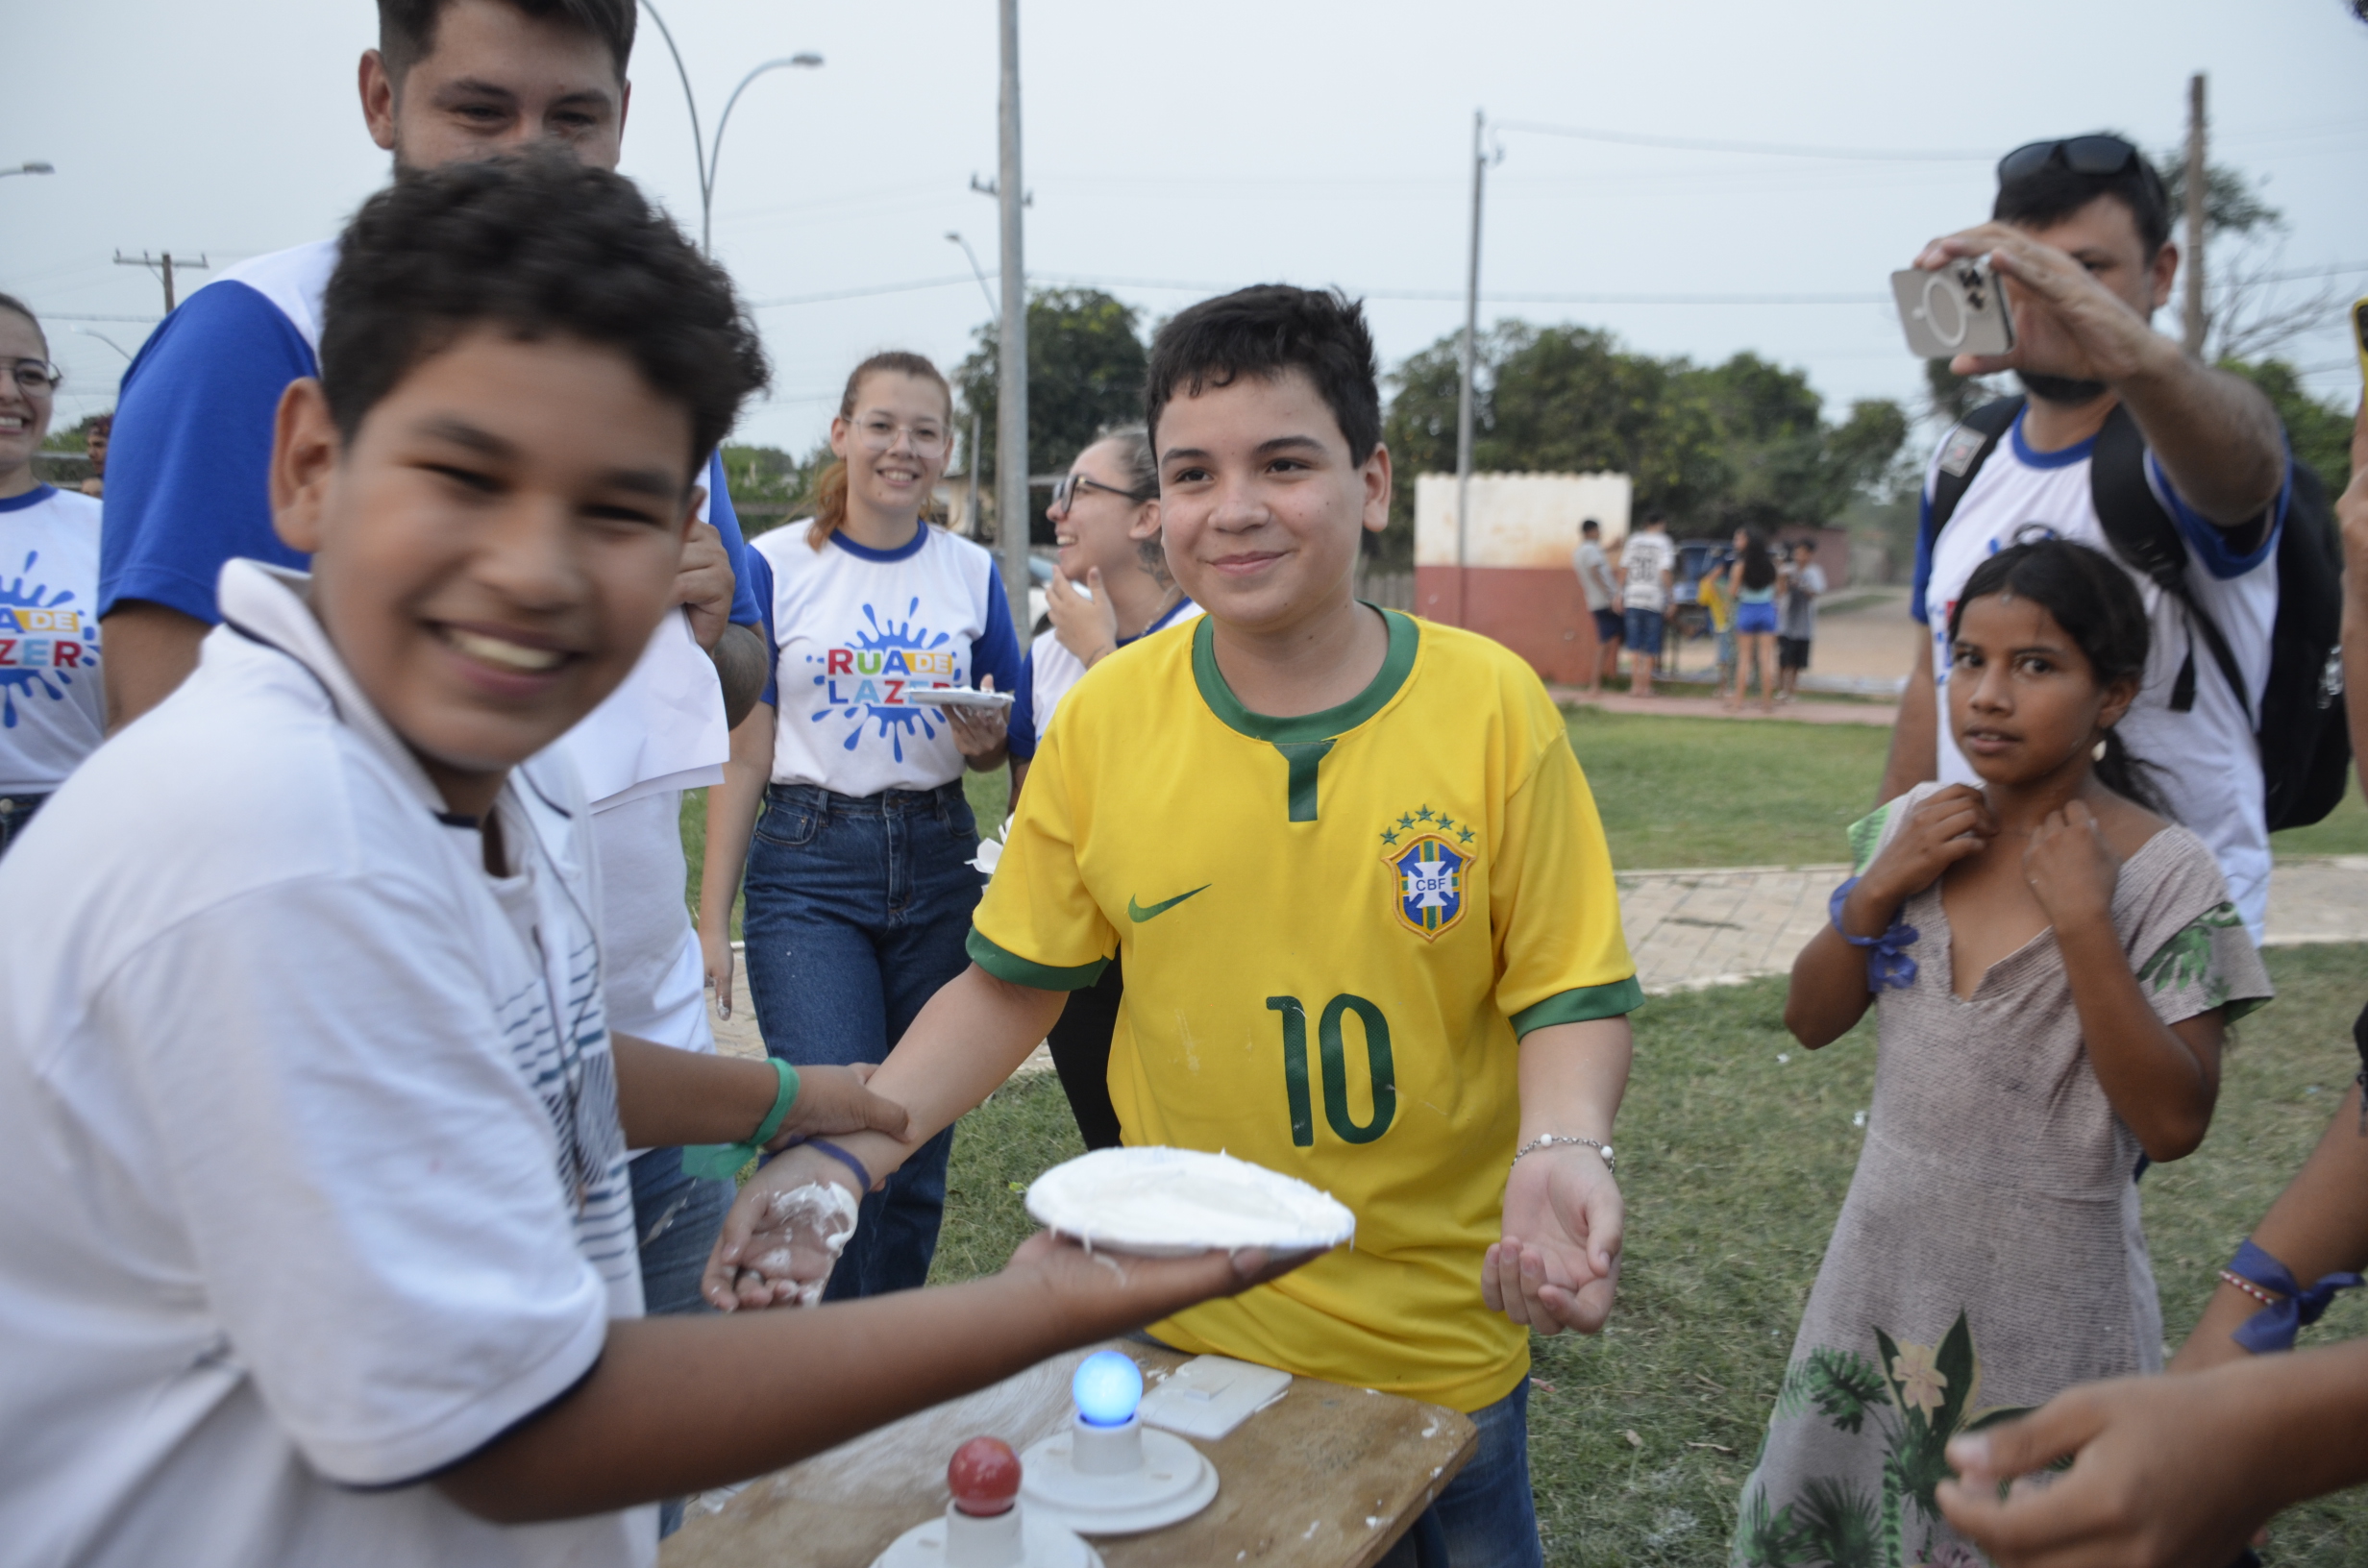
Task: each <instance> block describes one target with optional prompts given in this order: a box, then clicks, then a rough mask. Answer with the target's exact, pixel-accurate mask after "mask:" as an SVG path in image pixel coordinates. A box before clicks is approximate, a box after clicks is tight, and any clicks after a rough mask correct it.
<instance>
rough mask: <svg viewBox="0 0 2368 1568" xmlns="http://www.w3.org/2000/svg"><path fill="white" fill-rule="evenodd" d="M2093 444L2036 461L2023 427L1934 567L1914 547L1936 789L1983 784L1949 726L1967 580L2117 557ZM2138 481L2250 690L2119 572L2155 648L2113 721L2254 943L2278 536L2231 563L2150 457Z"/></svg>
mask: <svg viewBox="0 0 2368 1568" xmlns="http://www.w3.org/2000/svg"><path fill="white" fill-rule="evenodd" d="M1958 435H1959V432H1958V431H1954V430H1953V431H1951V432H1950V434H1949V435H1948V436H1945V437H1943V438H1942V440H1941V444H1940V448H1939V450H1938V451H1937V452H1936V453H1935V454H1934V457H1933V462H1932V466H1931V468H1930V469H1929V470H1928V471H1927V473H1926V475H1925V479H1924V506H1925V515H1926V516H1929V515H1930V509H1931V506H1932V496H1933V485H1934V484H1935V483H1936V479H1937V477H1938V475H1939V473H1940V465H1941V463H1942V461H1943V460H1956V459H1955V458H1953V456H1952V453H1960V454H1961V455H1969V454H1970V449H1969V448H1964V447H1963V446H1962V445H1961V443H1960V442H1959V441H1958V439H1957V438H1958ZM1975 439H1977V440H1978V439H1979V438H1978V437H1975ZM2095 444H2096V443H2095V441H2094V440H2093V438H2092V439H2091V440H2088V441H2084V442H2081V443H2080V444H2079V445H2077V446H2072V447H2067V448H2065V449H2064V450H2063V451H2061V452H2051V453H2036V452H2034V451H2032V450H2031V448H2030V447H2029V446H2027V445H2026V444H2025V443H2024V441H2023V422H2022V420H2021V418H2020V417H2019V416H2018V417H2017V418H2016V419H2015V422H2014V424H2013V426H2012V428H2011V429H2009V430H2008V432H2007V435H2006V438H2005V439H2003V440H2001V441H2000V442H1999V443H1998V445H1997V448H1996V449H1995V450H1994V451H1992V452H1991V453H1990V454H1989V456H1988V458H1987V459H1986V460H1985V461H1984V462H1983V464H1982V468H1981V471H1980V472H1979V473H1977V474H1976V475H1974V477H1973V483H1972V484H1971V485H1970V486H1968V487H1967V488H1966V491H1965V493H1964V495H1963V497H1962V498H1961V499H1960V500H1959V502H1958V504H1957V510H1956V511H1955V512H1954V513H1952V514H1951V515H1950V518H1949V522H1948V526H1947V527H1944V528H1943V529H1942V530H1941V532H1940V537H1939V539H1938V540H1937V541H1936V542H1935V543H1934V545H1933V546H1932V548H1931V551H1930V553H1929V555H1927V553H1926V551H1925V550H1924V548H1923V546H1922V545H1921V544H1920V543H1919V545H1918V548H1917V556H1916V588H1915V599H1914V600H1913V604H1912V610H1913V613H1914V615H1915V618H1916V619H1917V620H1918V621H1922V622H1925V623H1926V625H1927V626H1928V628H1929V629H1930V631H1931V633H1932V639H1933V682H1934V700H1935V703H1936V715H1937V717H1938V720H1939V723H1938V724H1937V726H1936V728H1937V731H1938V734H1939V739H1940V747H1939V751H1940V754H1939V758H1938V762H1939V770H1940V771H1939V777H1940V780H1941V782H1942V783H1944V784H1978V783H1980V782H1981V779H1980V777H1979V776H1978V775H1977V774H1976V773H1975V772H1974V771H1973V768H1972V765H1971V764H1969V763H1968V762H1966V761H1965V758H1964V754H1963V753H1962V752H1961V751H1960V750H1958V748H1957V737H1956V735H1955V734H1954V733H1952V732H1951V730H1950V727H1949V722H1948V715H1949V690H1948V681H1949V654H1948V635H1949V630H1948V627H1949V616H1950V614H1951V612H1952V611H1953V609H1954V608H1955V606H1956V603H1957V598H1958V594H1959V591H1960V590H1961V589H1962V588H1963V587H1964V585H1965V581H1966V579H1967V578H1969V577H1971V576H1973V572H1974V568H1976V567H1977V566H1980V565H1981V564H1982V562H1983V561H1985V560H1986V559H1987V558H1988V557H1989V556H1991V555H1993V554H1995V553H1997V551H2000V550H2003V549H2005V548H2006V547H2007V546H2008V545H2010V544H2014V543H2017V542H2018V541H2020V540H2023V539H2026V538H2031V537H2052V538H2058V539H2069V540H2072V541H2074V542H2075V543H2078V544H2083V545H2086V546H2088V547H2090V548H2091V549H2094V550H2099V551H2104V552H2105V553H2107V554H2108V555H2111V554H2112V547H2111V545H2110V544H2109V542H2108V541H2107V539H2106V536H2105V527H2104V525H2103V524H2101V523H2099V522H2098V521H2097V510H2096V504H2095V502H2094V501H2093V500H2092V498H2091V496H2090V494H2089V487H2088V459H2089V454H2090V452H2091V450H2092V449H2093V448H2094V446H2095ZM2146 478H2147V480H2148V482H2149V483H2150V484H2151V485H2152V486H2153V489H2154V492H2155V497H2156V499H2157V500H2158V501H2159V502H2162V507H2163V510H2164V511H2166V512H2168V513H2169V514H2170V516H2171V518H2172V520H2173V521H2174V522H2176V523H2177V524H2178V525H2179V531H2180V534H2181V536H2182V537H2183V539H2185V541H2186V544H2187V586H2188V589H2189V591H2190V592H2192V593H2193V594H2194V595H2195V597H2196V600H2197V602H2199V603H2200V604H2202V605H2203V606H2204V607H2205V608H2206V609H2207V610H2208V611H2209V612H2210V614H2211V617H2212V619H2213V620H2214V621H2215V622H2217V623H2218V624H2219V626H2220V629H2221V631H2222V632H2223V633H2224V634H2225V635H2226V636H2227V638H2228V641H2229V648H2230V650H2231V651H2232V652H2233V653H2234V654H2235V655H2236V663H2237V668H2238V669H2239V670H2241V671H2242V672H2243V673H2244V676H2245V681H2246V684H2247V685H2248V686H2249V687H2250V688H2251V689H2250V690H2249V691H2248V692H2247V693H2246V696H2245V699H2244V701H2242V702H2240V701H2239V700H2238V698H2237V695H2236V694H2235V693H2234V692H2233V691H2232V690H2230V688H2229V683H2228V680H2227V678H2226V677H2225V676H2223V675H2222V674H2221V673H2220V665H2219V662H2218V661H2217V660H2216V659H2214V658H2213V657H2212V654H2211V649H2210V648H2209V646H2208V645H2207V644H2206V643H2205V641H2204V639H2203V638H2202V636H2200V635H2194V636H2193V637H2192V641H2190V637H2191V633H2190V631H2189V628H2188V625H2187V616H2186V611H2185V610H2184V609H2183V607H2182V606H2181V605H2180V604H2179V602H2178V601H2177V600H2173V599H2172V598H2170V596H2168V595H2167V594H2165V593H2163V592H2162V590H2161V589H2160V588H2158V587H2157V586H2156V585H2155V584H2154V582H2153V581H2152V580H2151V579H2149V578H2148V577H2147V576H2145V574H2143V573H2140V572H2135V571H2130V569H2129V568H2128V566H2127V564H2126V563H2125V564H2124V566H2123V570H2125V571H2129V575H2130V580H2131V581H2132V582H2133V583H2134V584H2135V585H2136V587H2137V591H2138V596H2139V598H2140V599H2142V600H2144V601H2145V604H2146V614H2147V618H2148V620H2149V622H2150V623H2151V624H2152V625H2153V628H2154V641H2153V646H2152V648H2151V649H2149V650H2148V653H2147V659H2146V676H2145V682H2144V684H2143V685H2142V686H2141V687H2140V688H2139V690H2138V697H2137V701H2136V702H2135V703H2134V705H2133V706H2132V707H2131V709H2130V711H2129V713H2128V714H2127V715H2126V716H2125V717H2124V718H2123V719H2122V721H2121V725H2120V728H2121V738H2122V741H2123V743H2124V744H2125V745H2126V746H2127V747H2129V748H2130V751H2131V754H2132V755H2134V756H2135V757H2137V758H2138V759H2139V760H2141V761H2144V762H2150V763H2152V764H2154V767H2153V768H2152V769H2149V770H2144V771H2142V774H2141V776H2143V777H2144V778H2145V779H2146V781H2147V782H2148V783H2150V784H2151V785H2153V786H2154V788H2155V790H2156V792H2157V793H2158V794H2159V795H2160V796H2162V798H2163V801H2164V803H2165V804H2166V805H2167V806H2168V807H2169V808H2170V814H2171V815H2172V816H2173V817H2174V818H2176V819H2177V820H2178V821H2180V822H2181V823H2182V824H2183V825H2184V826H2185V827H2187V828H2189V829H2191V830H2192V831H2193V832H2194V833H2195V834H2196V836H2197V837H2199V838H2201V839H2202V840H2203V841H2204V842H2205V843H2206V844H2208V845H2211V851H2212V855H2213V857H2214V858H2215V859H2217V860H2218V861H2219V863H2220V872H2221V874H2222V875H2223V876H2225V877H2227V878H2228V883H2229V895H2230V896H2231V897H2232V899H2233V900H2234V901H2235V904H2236V907H2237V909H2238V911H2240V912H2241V913H2242V914H2243V916H2244V918H2245V924H2246V925H2247V926H2248V927H2249V928H2250V929H2251V930H2252V932H2253V940H2254V941H2255V942H2259V941H2260V940H2261V927H2262V919H2263V917H2264V916H2265V915H2266V913H2267V911H2268V905H2269V865H2270V855H2269V828H2268V825H2267V822H2266V821H2265V819H2264V817H2263V815H2262V810H2263V808H2262V784H2261V754H2260V749H2259V747H2257V745H2256V744H2255V742H2254V738H2253V725H2252V723H2251V721H2250V720H2249V719H2248V718H2247V717H2246V706H2245V704H2246V703H2247V702H2249V703H2251V704H2252V710H2253V711H2254V712H2259V711H2260V702H2261V692H2262V688H2263V686H2264V685H2265V684H2266V683H2267V681H2268V679H2269V632H2270V626H2271V625H2272V624H2273V623H2274V622H2275V621H2276V620H2277V619H2278V564H2277V548H2278V533H2277V528H2275V527H2272V528H2270V529H2268V530H2266V537H2264V538H2263V539H2262V540H2261V542H2260V543H2259V545H2258V546H2257V548H2256V549H2254V550H2253V551H2251V552H2250V553H2248V554H2244V555H2238V554H2235V553H2233V552H2232V550H2231V549H2230V544H2229V538H2228V535H2227V534H2226V533H2225V532H2224V531H2223V530H2221V529H2220V528H2217V527H2213V526H2212V524H2211V522H2210V521H2209V520H2208V519H2207V518H2205V517H2204V516H2202V515H2201V514H2200V513H2198V512H2196V511H2195V510H2194V509H2193V508H2192V507H2190V506H2188V505H2187V503H2186V502H2184V501H2183V500H2181V499H2180V496H2179V493H2178V492H2177V491H2175V490H2173V489H2172V488H2171V482H2170V478H2169V477H2168V476H2167V475H2165V474H2164V473H2163V472H2162V469H2161V466H2160V465H2159V464H2158V463H2157V462H2156V461H2155V459H2154V454H2153V453H2147V456H2146ZM2290 493H2291V484H2290V482H2289V484H2288V486H2287V487H2286V488H2284V489H2281V490H2280V492H2279V494H2278V500H2277V502H2275V505H2276V515H2277V519H2278V522H2279V524H2280V525H2281V526H2282V524H2283V522H2284V517H2285V505H2286V498H2287V496H2288V495H2289V494H2290ZM1921 538H1922V532H1921V529H1920V528H1919V531H1918V539H1919V541H1920V540H1921ZM2113 559H2115V560H2116V561H2119V560H2120V557H2119V556H2117V555H2116V556H2113ZM2190 648H2192V649H2193V651H2194V654H2195V705H2194V707H2193V708H2192V709H2191V710H2189V711H2188V712H2186V713H2174V712H2172V711H2171V706H2170V698H2171V688H2172V685H2173V684H2174V682H2176V681H2177V679H2178V677H2179V667H2180V665H2181V664H2182V663H2183V661H2184V660H2185V659H2186V657H2187V654H2188V651H2189V649H2190Z"/></svg>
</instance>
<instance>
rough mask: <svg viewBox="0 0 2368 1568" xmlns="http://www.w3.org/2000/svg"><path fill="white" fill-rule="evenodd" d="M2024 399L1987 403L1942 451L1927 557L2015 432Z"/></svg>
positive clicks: (1927, 522) (1928, 519)
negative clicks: (2000, 447) (1987, 465)
mask: <svg viewBox="0 0 2368 1568" xmlns="http://www.w3.org/2000/svg"><path fill="white" fill-rule="evenodd" d="M2023 403H2024V400H2023V399H2021V398H1999V399H1997V400H1995V401H1994V402H1990V403H1986V404H1982V406H1981V407H1979V408H1976V409H1974V410H1973V412H1971V413H1969V414H1967V415H1966V416H1965V417H1964V418H1963V419H1961V420H1959V421H1958V422H1957V427H1956V429H1952V430H1950V431H1949V438H1948V440H1947V441H1946V442H1944V443H1943V444H1942V446H1941V448H1940V473H1939V475H1938V477H1936V478H1935V479H1934V480H1933V503H1932V507H1931V509H1930V510H1928V511H1927V512H1926V513H1925V514H1924V553H1925V556H1926V558H1927V559H1929V558H1931V555H1932V550H1933V545H1934V543H1935V542H1936V540H1938V539H1939V537H1940V530H1941V529H1942V528H1945V527H1948V526H1949V519H1950V518H1952V517H1954V516H1956V515H1957V503H1958V502H1961V501H1963V500H1964V499H1965V492H1966V491H1967V490H1968V489H1970V488H1971V487H1972V485H1973V477H1974V476H1975V475H1976V474H1979V473H1981V472H1982V465H1983V464H1984V463H1986V462H1988V461H1989V454H1990V453H1993V452H1995V451H1997V450H1998V443H1999V442H2001V441H2003V440H2005V439H2006V434H2007V431H2008V430H2010V429H2013V428H2014V420H2015V417H2016V416H2017V415H2019V414H2020V413H2022V411H2023Z"/></svg>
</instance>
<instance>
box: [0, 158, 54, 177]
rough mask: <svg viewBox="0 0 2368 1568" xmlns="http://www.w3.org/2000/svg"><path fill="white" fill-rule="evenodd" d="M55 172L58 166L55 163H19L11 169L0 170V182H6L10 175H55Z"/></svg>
mask: <svg viewBox="0 0 2368 1568" xmlns="http://www.w3.org/2000/svg"><path fill="white" fill-rule="evenodd" d="M57 172H58V166H57V165H56V164H55V163H42V162H39V161H35V162H32V163H19V164H18V165H16V167H14V168H12V169H0V180H6V179H7V178H8V177H9V176H10V175H12V174H56V173H57Z"/></svg>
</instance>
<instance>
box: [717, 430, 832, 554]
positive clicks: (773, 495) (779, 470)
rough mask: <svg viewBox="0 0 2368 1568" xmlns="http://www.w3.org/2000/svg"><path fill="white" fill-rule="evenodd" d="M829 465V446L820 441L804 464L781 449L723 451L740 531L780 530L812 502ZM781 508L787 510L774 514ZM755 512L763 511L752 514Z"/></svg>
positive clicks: (804, 460)
mask: <svg viewBox="0 0 2368 1568" xmlns="http://www.w3.org/2000/svg"><path fill="white" fill-rule="evenodd" d="M829 462H830V443H829V442H827V441H818V442H816V443H815V445H814V450H813V451H812V452H809V453H806V454H805V457H804V459H803V460H802V461H801V460H800V459H798V458H796V457H792V456H791V455H790V454H789V453H786V452H783V451H782V450H781V449H780V448H778V447H742V446H726V447H725V448H724V482H725V483H727V484H728V485H730V486H731V499H732V504H733V506H734V507H735V508H736V509H737V510H738V512H739V517H740V531H741V532H742V533H744V534H750V535H753V534H759V533H763V532H765V531H766V530H767V529H769V528H777V527H780V526H781V525H782V524H783V523H786V522H788V521H789V520H790V518H792V517H794V516H796V515H798V513H799V512H800V511H801V510H802V508H803V507H805V506H806V504H807V503H808V502H810V501H811V500H812V497H813V492H814V481H815V480H816V479H818V478H821V477H822V471H823V469H824V468H825V467H826V466H827V465H828V464H829ZM776 507H780V508H786V509H785V510H778V511H777V510H773V508H776ZM752 508H762V509H761V510H753V511H752Z"/></svg>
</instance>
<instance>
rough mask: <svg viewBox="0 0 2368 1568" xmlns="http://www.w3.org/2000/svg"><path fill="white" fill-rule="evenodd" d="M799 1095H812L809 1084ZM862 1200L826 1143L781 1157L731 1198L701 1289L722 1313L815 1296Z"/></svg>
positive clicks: (791, 1151) (836, 1255)
mask: <svg viewBox="0 0 2368 1568" xmlns="http://www.w3.org/2000/svg"><path fill="white" fill-rule="evenodd" d="M800 1077H801V1078H802V1077H803V1074H801V1075H800ZM798 1097H799V1098H800V1099H801V1100H802V1099H804V1098H805V1095H804V1093H803V1091H802V1090H801V1092H800V1093H799V1096H798ZM833 1194H844V1195H845V1198H846V1202H845V1203H844V1204H841V1203H840V1202H839V1200H838V1198H837V1197H836V1196H834V1195H833ZM862 1200H863V1194H862V1193H861V1192H858V1191H856V1190H855V1178H854V1176H853V1174H852V1173H851V1172H850V1171H849V1170H848V1168H847V1166H846V1165H844V1164H841V1163H840V1162H838V1161H836V1160H833V1159H831V1158H830V1156H828V1155H826V1154H825V1153H823V1152H822V1151H821V1150H820V1149H811V1148H796V1149H790V1150H788V1151H787V1152H785V1153H783V1154H780V1155H777V1156H776V1157H775V1158H774V1159H773V1160H771V1161H769V1162H768V1163H767V1164H765V1166H764V1168H762V1169H761V1170H759V1171H757V1173H756V1174H755V1175H753V1176H752V1177H750V1178H749V1181H748V1185H747V1186H745V1187H743V1188H740V1194H739V1196H738V1197H736V1198H734V1199H733V1200H732V1205H731V1210H730V1212H729V1213H726V1214H725V1216H724V1228H723V1230H722V1231H721V1232H719V1233H718V1234H717V1236H716V1238H715V1246H714V1247H713V1248H712V1249H710V1250H709V1252H708V1254H707V1266H706V1269H705V1271H704V1273H703V1275H702V1276H701V1278H700V1282H699V1291H700V1294H701V1295H703V1296H704V1297H705V1298H706V1299H707V1305H709V1306H710V1307H713V1308H714V1309H715V1310H716V1311H719V1312H729V1311H738V1310H739V1309H741V1308H743V1307H748V1308H760V1307H777V1306H779V1305H781V1304H782V1303H784V1302H791V1301H801V1300H802V1301H808V1302H810V1301H812V1300H814V1299H816V1298H817V1297H819V1296H820V1295H821V1294H822V1287H823V1286H825V1285H826V1284H827V1283H829V1280H830V1269H831V1266H832V1265H833V1264H834V1263H836V1262H838V1260H839V1253H840V1252H841V1251H842V1250H843V1249H844V1248H845V1247H846V1245H847V1238H848V1237H850V1236H852V1235H853V1234H854V1227H855V1213H854V1206H855V1205H856V1204H858V1203H860V1202H861V1201H862Z"/></svg>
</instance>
